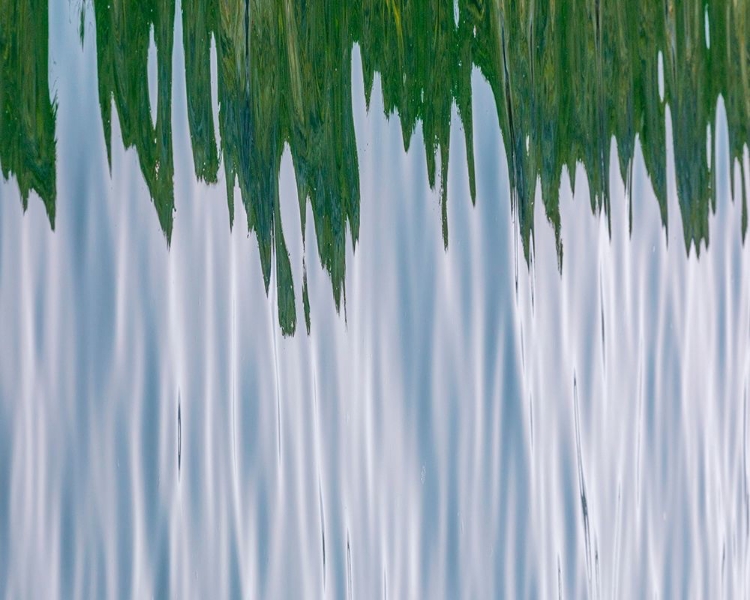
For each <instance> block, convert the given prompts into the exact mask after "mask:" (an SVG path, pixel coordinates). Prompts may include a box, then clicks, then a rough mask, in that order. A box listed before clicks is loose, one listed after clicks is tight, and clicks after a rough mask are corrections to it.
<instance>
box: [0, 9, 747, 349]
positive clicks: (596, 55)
mask: <svg viewBox="0 0 750 600" xmlns="http://www.w3.org/2000/svg"><path fill="white" fill-rule="evenodd" d="M0 6H2V7H3V8H4V11H3V13H2V14H3V15H5V16H4V17H0V19H5V23H8V18H10V25H4V26H3V27H2V28H0V61H1V62H0V69H2V70H1V73H2V79H0V103H1V104H0V106H1V107H2V120H0V132H1V133H2V135H1V136H0V163H1V164H2V167H3V173H4V175H5V176H6V177H8V174H9V173H14V174H15V175H16V177H17V178H18V181H19V185H20V187H21V190H22V195H23V197H24V202H25V199H26V197H27V196H28V193H29V191H30V190H32V189H33V190H36V191H37V192H38V193H39V195H40V196H41V197H42V199H43V200H44V202H45V205H46V207H47V211H48V214H49V215H50V221H51V222H52V223H54V198H55V169H54V160H55V158H54V148H55V143H54V118H55V110H54V105H53V104H52V103H51V101H50V99H49V91H48V89H47V83H46V77H47V60H48V58H47V54H48V51H47V24H46V22H44V23H42V22H41V20H39V21H33V22H32V20H31V17H30V16H29V15H30V14H32V13H33V14H38V15H45V13H46V5H45V4H44V3H42V2H41V0H0ZM93 12H94V20H95V23H96V47H97V69H98V86H99V100H100V107H101V118H102V123H103V126H104V131H105V136H106V146H107V152H108V155H109V156H111V143H112V142H111V126H112V123H111V120H112V106H113V105H114V107H115V111H116V114H117V118H118V119H119V123H120V129H121V131H122V139H123V143H124V144H125V146H126V147H130V146H133V147H135V149H136V151H137V154H138V158H139V161H140V166H141V170H142V172H143V176H144V179H145V181H146V183H147V185H148V188H149V190H150V193H151V196H152V198H153V202H154V205H155V208H156V211H157V215H158V218H159V222H160V224H161V227H162V230H163V231H164V233H165V236H166V238H167V241H169V239H170V237H171V232H172V225H173V213H174V191H173V172H174V168H173V158H172V133H171V104H172V97H171V94H172V92H171V83H172V78H173V73H172V56H173V52H174V27H175V18H177V19H181V24H182V44H183V48H184V56H185V73H184V77H185V82H186V92H187V106H188V121H189V128H190V139H191V144H192V156H193V161H194V166H195V174H196V177H198V178H199V179H202V180H204V181H206V182H208V183H214V182H217V181H218V180H219V169H220V168H221V167H222V165H223V168H224V178H225V181H226V185H227V202H228V207H229V222H230V226H231V225H232V219H233V216H234V206H233V198H234V187H235V185H237V186H238V187H239V190H240V193H241V198H242V203H243V205H244V209H245V214H246V216H247V222H248V226H249V228H250V230H251V231H254V232H255V234H256V236H257V240H258V246H259V254H260V261H261V266H262V272H263V278H264V282H265V286H266V290H268V287H269V285H270V281H271V273H272V269H273V268H275V269H276V278H275V279H276V282H277V286H278V289H277V292H278V293H277V297H278V303H279V321H280V325H281V329H282V331H283V332H284V333H286V334H290V333H292V332H294V331H295V329H296V302H295V296H294V288H293V285H292V276H291V264H290V259H289V254H288V252H287V250H286V243H285V240H284V236H283V233H282V228H281V223H280V211H279V188H278V177H279V168H280V162H281V155H282V152H283V149H284V147H285V146H288V147H289V149H290V152H291V156H292V160H293V164H294V170H295V175H296V181H297V186H298V192H299V198H300V207H299V208H300V215H301V221H302V231H301V235H302V236H303V241H304V232H305V215H306V206H307V202H308V201H309V202H310V206H311V213H312V216H313V219H314V230H315V236H316V238H317V240H316V241H317V247H318V253H319V259H320V261H321V264H322V265H323V266H324V268H325V270H326V271H327V272H328V273H329V274H330V278H331V283H332V289H333V297H334V300H335V303H336V306H337V308H338V307H340V305H341V303H342V301H345V296H346V292H345V286H344V282H345V275H346V265H345V256H346V239H347V236H348V237H350V238H351V241H352V243H353V244H355V245H356V243H357V239H358V233H359V206H360V193H359V167H358V159H357V146H356V138H355V131H354V122H353V115H352V89H351V87H352V83H351V55H352V48H353V45H354V44H355V43H356V44H358V46H359V49H360V53H361V58H362V70H363V79H364V84H365V98H366V102H367V104H368V106H369V103H370V98H371V93H372V88H373V82H374V79H375V74H376V73H378V74H379V77H380V82H381V87H382V94H383V102H384V106H385V112H386V113H387V114H389V115H391V114H395V115H398V118H399V121H400V125H401V129H402V133H403V143H404V148H406V149H408V148H409V145H410V142H411V140H412V137H413V135H414V132H415V131H416V129H417V127H418V126H420V127H421V131H422V139H423V141H424V146H425V156H426V162H427V165H426V167H427V173H428V178H429V183H430V185H431V186H432V187H433V188H434V187H435V186H438V188H439V197H440V202H441V206H442V229H443V240H444V243H445V245H446V246H447V244H448V239H449V236H448V220H447V211H446V204H447V201H448V197H447V181H446V180H447V175H448V169H447V167H448V157H449V148H450V131H451V128H450V124H451V113H452V110H453V107H454V106H455V109H456V112H457V114H458V117H459V119H460V120H461V123H462V129H463V132H464V135H465V138H466V148H467V153H466V163H467V164H466V168H467V170H468V175H469V185H470V192H471V197H472V200H473V199H474V197H475V195H476V185H475V179H474V150H473V148H474V146H473V139H472V136H473V130H472V128H473V126H474V121H473V117H472V87H471V76H472V71H473V70H474V69H477V70H478V71H479V72H480V73H481V74H482V76H483V77H484V78H485V79H486V80H487V82H488V83H489V85H490V87H491V89H492V93H493V95H494V99H495V105H496V110H497V117H498V120H499V123H500V129H501V131H502V139H503V143H504V146H505V155H506V157H507V161H508V172H509V177H510V185H511V204H512V210H513V212H514V214H515V217H516V218H515V220H516V222H517V224H518V227H519V231H520V237H521V240H522V246H523V252H524V255H525V257H526V260H527V261H528V260H530V257H531V256H532V255H533V254H532V245H533V239H534V236H533V229H534V204H535V201H536V199H537V198H540V199H541V201H542V202H543V205H544V206H543V208H544V212H545V214H546V216H547V219H548V221H549V222H550V224H551V226H552V227H553V229H554V232H555V236H556V239H557V251H558V261H559V264H560V268H562V260H563V248H562V243H561V241H560V210H559V188H560V182H561V178H562V173H563V167H565V168H566V169H567V171H568V172H569V173H570V174H571V175H572V174H573V173H574V170H575V167H576V165H577V164H581V165H583V167H584V169H585V173H586V176H587V178H588V187H589V190H590V194H591V195H590V201H591V208H592V210H594V211H602V212H603V213H604V215H606V218H607V219H609V204H610V190H609V165H610V159H611V156H610V154H611V148H612V141H613V140H614V141H615V142H616V145H617V156H618V158H619V170H620V174H621V176H622V178H623V180H624V181H625V182H626V183H627V184H629V183H630V181H631V173H632V168H633V161H634V155H635V149H636V140H638V142H639V144H640V147H641V150H642V154H643V159H644V162H645V165H646V169H647V171H648V175H649V177H650V180H651V183H652V186H653V189H654V191H655V194H656V197H657V199H658V202H659V205H660V210H661V216H662V221H663V224H664V226H665V227H667V226H668V223H667V186H668V185H674V186H675V187H676V193H677V197H678V199H679V206H680V211H681V214H682V223H683V236H684V243H685V249H686V251H687V252H688V253H689V252H690V251H691V249H692V248H693V247H695V251H696V252H700V250H701V247H705V246H707V245H708V242H709V230H708V218H709V213H710V212H711V210H714V209H715V205H716V195H715V193H716V192H715V190H716V182H715V164H716V157H715V156H713V154H711V153H710V150H709V147H708V145H707V141H708V140H709V139H710V138H709V135H711V134H710V133H709V132H710V129H711V128H712V126H713V123H714V119H715V116H716V109H717V104H718V102H719V98H722V99H723V102H724V106H725V109H726V113H727V120H728V131H729V137H728V146H729V148H728V150H729V157H730V161H731V164H732V166H733V168H734V165H736V164H739V166H740V168H741V169H742V168H744V167H743V152H745V148H746V147H747V146H748V144H749V143H750V129H749V127H750V43H749V42H748V36H747V31H746V30H747V27H748V25H749V24H750V3H748V2H732V1H730V0H711V1H708V0H665V1H664V2H653V1H650V0H634V1H632V2H615V0H568V1H565V2H559V1H556V0H547V1H542V2H538V1H536V0H521V1H518V0H513V1H511V0H495V1H492V0H457V1H456V3H455V4H454V3H451V2H445V1H439V0H361V1H360V2H342V1H340V0H319V1H316V2H310V1H309V0H221V1H219V0H184V2H183V3H182V4H181V14H178V15H175V2H174V0H143V1H142V0H139V1H138V2H136V1H135V0H93ZM8 15H10V16H8ZM13 23H16V24H17V25H16V26H13ZM152 35H153V39H154V43H155V46H156V51H157V73H158V94H157V97H156V98H153V99H152V98H149V93H148V77H147V72H148V65H147V63H148V50H149V44H150V39H151V36H152ZM212 44H213V46H214V47H215V52H216V72H215V73H214V74H213V77H214V78H215V81H216V86H217V90H218V115H215V114H214V113H215V110H214V108H213V105H212V98H211V80H212V73H211V69H212V67H211V47H212ZM178 75H180V76H182V74H178ZM18 91H20V94H19V93H18ZM152 102H156V106H157V108H156V122H155V124H154V123H153V121H152V117H151V103H152ZM668 115H669V119H670V120H671V123H672V139H673V148H672V150H673V156H674V161H675V180H674V182H673V183H670V182H669V181H668V177H667V143H666V139H667V125H666V124H667V120H668ZM215 120H216V122H218V131H216V127H215V124H214V123H215ZM217 139H220V142H218V141H217ZM110 160H111V158H110ZM571 179H573V177H571ZM743 181H744V178H743ZM537 188H539V189H540V190H541V193H540V194H537ZM741 193H742V202H743V208H742V210H743V212H742V215H743V217H742V235H743V239H744V236H745V233H746V229H747V207H746V200H745V190H744V187H743V189H742V191H741ZM303 304H304V314H305V320H306V325H307V328H308V330H309V327H310V323H309V299H308V297H307V280H306V275H305V278H304V281H303Z"/></svg>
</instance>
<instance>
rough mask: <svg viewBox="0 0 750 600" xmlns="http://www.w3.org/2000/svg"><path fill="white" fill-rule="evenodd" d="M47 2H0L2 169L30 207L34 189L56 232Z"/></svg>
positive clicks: (35, 0)
mask: <svg viewBox="0 0 750 600" xmlns="http://www.w3.org/2000/svg"><path fill="white" fill-rule="evenodd" d="M47 47H48V16H47V2H46V0H23V1H20V2H19V1H18V0H0V168H2V172H3V177H4V178H5V179H8V177H10V176H11V175H14V176H15V178H16V180H17V181H18V186H19V188H20V190H21V199H22V202H23V207H24V209H26V206H27V203H28V198H29V192H31V190H34V191H35V192H36V193H37V194H39V196H40V197H41V199H42V201H43V202H44V208H45V209H46V211H47V216H48V217H49V222H50V226H51V227H52V228H53V229H54V228H55V196H56V189H55V112H56V106H55V104H54V103H53V101H52V98H51V96H50V91H49V85H48V83H47V66H48V60H49V59H48V49H47Z"/></svg>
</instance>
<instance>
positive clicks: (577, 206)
mask: <svg viewBox="0 0 750 600" xmlns="http://www.w3.org/2000/svg"><path fill="white" fill-rule="evenodd" d="M177 14H178V15H179V7H178V13H177ZM174 35H175V39H176V40H180V39H182V26H181V22H180V19H179V18H178V19H177V20H176V27H175V32H174ZM49 44H50V52H49V54H50V74H49V82H50V86H51V89H52V91H53V93H54V95H55V96H56V98H57V105H58V111H57V121H56V138H57V210H56V220H55V229H54V231H52V230H51V228H50V224H49V221H48V218H47V215H46V214H45V210H44V205H43V204H42V203H41V202H39V201H38V199H36V198H34V197H33V195H32V198H31V199H30V201H29V205H28V210H27V211H26V212H25V213H24V212H23V210H22V203H21V199H20V192H19V191H18V187H17V185H16V183H15V181H14V180H13V178H11V179H10V180H8V181H2V182H1V183H0V596H2V597H8V598H55V597H61V598H71V597H88V598H97V597H104V596H119V597H157V598H162V597H167V596H172V597H176V598H188V597H200V598H220V597H258V598H300V597H310V598H314V597H335V598H338V597H360V598H362V597H364V598H375V597H378V598H380V597H388V598H418V597H421V598H438V597H446V598H455V597H467V598H494V597H539V598H554V597H558V596H562V597H566V598H580V597H587V596H588V597H623V598H637V597H646V596H649V597H654V596H658V597H703V598H709V597H738V598H739V597H747V594H748V593H749V592H748V589H749V587H750V562H749V561H750V537H749V534H748V532H749V531H750V516H749V515H750V513H749V511H750V504H749V497H748V493H749V492H748V465H747V462H748V460H747V459H748V452H750V450H748V448H747V428H748V415H747V396H748V388H749V387H750V383H749V382H750V288H749V287H748V283H749V282H750V248H749V247H748V244H743V242H742V233H741V230H742V227H741V219H742V216H741V213H742V203H741V202H739V201H737V200H732V193H733V192H732V191H731V189H730V188H731V186H730V181H731V180H732V179H733V178H734V188H733V189H734V193H735V194H736V195H737V197H739V194H740V193H741V192H740V190H741V189H742V184H741V178H742V177H743V172H742V171H741V169H740V166H739V164H738V163H735V164H730V159H729V155H728V151H727V143H728V142H727V135H728V134H727V123H726V113H725V109H724V102H723V100H720V101H719V103H718V109H717V111H716V115H715V118H714V123H715V126H714V127H712V132H713V135H712V138H711V142H710V143H711V148H712V153H715V159H716V163H715V180H716V186H717V187H716V198H717V202H716V212H715V214H714V213H711V214H710V216H709V231H710V232H711V241H710V244H709V246H708V248H705V247H704V248H703V249H702V251H701V253H700V256H697V254H696V252H695V249H693V251H692V252H690V253H687V252H686V249H685V243H684V238H683V228H682V214H681V211H680V208H679V204H678V200H677V196H676V191H675V181H676V179H675V168H674V156H673V150H672V147H673V145H672V141H671V139H672V138H671V132H672V116H671V111H670V110H669V109H668V110H667V144H666V150H665V151H666V152H667V197H668V204H667V212H668V222H669V227H668V229H667V230H665V228H664V227H663V225H662V220H661V214H660V208H659V204H658V201H657V199H656V197H655V194H654V192H653V188H652V184H651V182H650V180H649V177H648V175H647V173H646V170H645V166H644V159H643V156H642V153H641V149H640V145H639V143H636V150H635V159H634V162H633V172H632V183H631V186H630V190H629V191H628V192H626V189H625V184H624V182H623V181H622V179H621V177H620V170H619V168H618V162H617V161H618V159H617V146H616V144H615V142H614V141H612V144H611V160H610V165H609V185H610V195H611V209H610V218H609V220H608V219H607V217H606V216H603V215H602V214H598V213H594V212H592V210H591V205H590V201H589V191H588V182H587V179H586V177H585V174H584V170H583V166H582V165H580V164H579V165H578V166H577V167H576V169H575V172H574V173H569V172H568V171H567V170H565V171H563V176H562V181H561V184H560V215H561V238H562V243H563V247H564V249H565V254H564V266H563V268H562V270H560V269H559V267H558V257H557V252H556V240H555V233H554V229H553V228H552V227H551V226H550V225H549V224H548V223H547V221H546V217H545V214H544V207H543V204H542V202H540V201H538V202H537V203H536V205H535V209H534V210H535V214H534V220H535V223H536V227H535V229H534V232H533V236H534V250H533V260H532V261H531V262H530V264H529V265H527V263H526V261H525V260H524V256H523V249H522V246H521V240H520V239H519V234H518V232H517V231H518V230H517V226H516V224H515V223H514V216H513V215H514V213H513V212H512V211H511V199H510V183H509V174H508V167H507V165H508V160H507V157H506V156H505V150H504V146H503V143H502V137H501V133H500V128H499V125H498V117H497V110H496V105H495V100H494V98H493V95H492V91H491V89H490V87H489V85H488V84H487V82H486V80H485V79H484V78H483V77H482V75H481V74H480V73H479V71H478V70H476V69H475V70H474V71H473V73H472V78H471V84H472V91H473V116H472V119H473V129H474V142H473V143H474V152H475V156H476V159H475V160H476V205H475V206H473V205H472V203H471V200H470V194H469V178H468V174H467V170H466V163H465V160H466V159H465V157H466V145H465V138H464V135H463V131H462V128H461V124H460V120H459V119H458V115H457V113H456V108H455V106H454V108H453V119H452V121H451V138H452V147H451V153H450V162H449V165H448V175H449V176H448V197H449V198H450V201H449V203H448V206H447V222H448V224H449V227H450V244H449V246H448V248H447V249H445V248H444V241H443V233H442V221H441V218H442V217H441V207H440V192H439V190H435V189H431V188H430V186H429V184H428V174H427V168H426V163H425V154H424V145H423V143H422V140H421V138H420V136H421V135H422V132H421V129H420V127H421V126H419V125H418V127H417V132H416V134H415V138H414V139H413V140H412V143H411V145H410V149H409V151H408V152H406V151H404V141H403V136H402V131H401V126H400V123H399V120H398V119H397V118H393V117H392V118H390V119H386V117H385V116H384V112H383V96H382V91H381V88H380V79H379V77H378V76H376V77H375V84H374V88H373V92H372V97H371V101H370V106H369V110H367V109H366V108H365V105H366V103H365V92H364V84H363V80H362V75H361V74H362V66H361V64H362V63H361V55H360V49H359V47H358V46H355V48H354V50H353V58H352V68H351V74H352V109H353V118H354V128H355V132H356V146H357V154H358V159H359V181H360V192H361V206H360V225H359V238H358V241H357V244H356V249H354V248H353V244H352V243H351V239H350V238H349V237H348V238H347V244H346V252H347V254H346V275H345V289H346V292H345V294H346V304H345V308H344V305H342V308H341V310H340V312H337V311H336V305H335V302H334V300H333V297H332V295H331V278H330V275H329V273H328V272H326V270H325V269H324V268H323V266H321V262H320V260H319V259H318V249H317V246H316V244H317V242H316V235H315V230H314V227H315V225H314V218H313V214H312V210H311V208H310V205H309V204H308V205H307V208H306V211H307V216H306V219H305V226H304V230H305V232H306V235H305V240H306V241H305V243H304V244H303V241H302V237H301V235H300V234H299V232H300V231H301V230H302V224H301V219H300V214H299V210H298V206H299V204H298V197H297V188H296V186H295V182H294V177H295V173H294V169H293V166H292V159H291V156H290V153H289V150H288V149H287V150H285V152H284V154H283V157H282V160H281V169H280V175H279V185H280V210H281V217H282V219H281V222H282V223H283V231H284V237H285V240H286V245H287V249H288V252H289V256H290V264H291V270H292V280H293V287H294V291H295V296H296V298H297V299H298V300H299V299H301V298H302V287H303V284H302V280H303V273H302V264H303V257H304V258H305V261H304V264H305V265H306V270H307V278H308V286H309V302H310V307H311V309H310V310H311V316H312V318H311V321H312V327H311V331H310V334H309V335H307V334H306V332H305V330H304V327H303V326H302V323H303V321H304V315H303V304H302V302H301V301H298V302H297V306H296V311H297V324H298V328H297V334H296V335H294V336H291V337H288V336H283V335H282V333H281V331H280V328H279V322H278V321H279V318H278V314H277V298H276V294H277V291H276V290H277V287H276V284H275V278H276V276H277V274H276V273H277V272H276V270H275V269H273V270H272V274H271V277H272V284H271V285H270V288H269V289H270V291H269V294H268V296H267V295H266V291H265V287H264V283H263V274H262V271H261V264H260V261H259V260H258V249H257V243H256V241H255V234H252V235H249V234H248V228H247V223H246V221H245V219H244V214H243V213H242V210H243V209H242V206H241V203H240V202H239V201H237V202H236V203H235V205H236V208H235V210H236V214H237V215H238V216H237V218H235V223H234V227H233V229H232V230H231V231H230V230H229V228H228V227H227V221H228V215H227V204H226V197H225V193H226V192H225V190H226V183H225V181H224V180H223V177H224V174H223V171H222V170H220V171H219V181H218V183H217V184H216V185H207V184H205V183H203V182H199V181H198V180H196V178H195V175H194V170H193V169H194V167H193V157H192V154H191V146H190V137H189V131H188V122H187V101H186V91H185V77H184V72H185V69H184V56H183V51H182V46H181V45H180V44H175V49H174V58H173V74H172V78H173V86H172V90H173V91H172V124H173V127H172V131H173V138H174V141H173V149H174V173H175V174H174V187H175V192H174V196H175V199H176V206H177V209H176V212H175V214H174V228H173V232H172V237H171V243H170V244H169V245H168V244H167V243H166V240H165V236H164V234H163V233H162V230H161V229H160V224H159V221H158V220H157V219H156V218H155V215H154V207H153V203H152V201H151V198H150V194H149V191H148V189H147V187H146V184H145V182H144V178H143V176H142V174H141V169H140V166H139V162H138V156H137V154H136V152H135V150H134V149H132V148H131V149H129V150H124V148H123V144H122V142H121V133H120V130H119V127H120V125H119V122H118V120H117V119H113V120H112V140H113V141H112V159H111V172H110V168H109V166H108V161H107V153H106V147H105V143H104V139H105V138H104V134H103V131H102V124H101V120H100V117H99V110H100V109H99V104H98V102H99V100H98V96H97V74H96V52H95V38H94V37H93V36H87V37H85V39H84V42H83V47H81V41H80V37H79V31H78V12H77V9H74V7H73V5H72V4H71V5H69V4H67V3H64V2H52V3H51V4H50V41H49ZM152 54H153V52H152ZM214 62H215V59H214ZM152 76H153V73H152ZM214 85H215V83H214ZM154 88H155V83H153V81H152V90H153V89H154ZM214 102H215V101H214ZM749 161H750V158H749V157H748V151H747V147H745V151H744V177H745V178H746V179H747V174H748V173H750V162H749ZM571 179H572V180H574V181H571ZM573 182H575V193H573V191H572V186H571V183H573ZM746 184H747V181H746ZM236 196H237V197H239V192H237V194H236ZM537 197H538V198H540V197H541V189H540V187H538V188H537ZM629 198H632V226H631V223H630V220H631V216H630V215H631V210H630V208H629V203H628V202H629ZM239 215H242V217H239ZM346 235H347V236H349V235H350V234H349V233H347V234H346Z"/></svg>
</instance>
